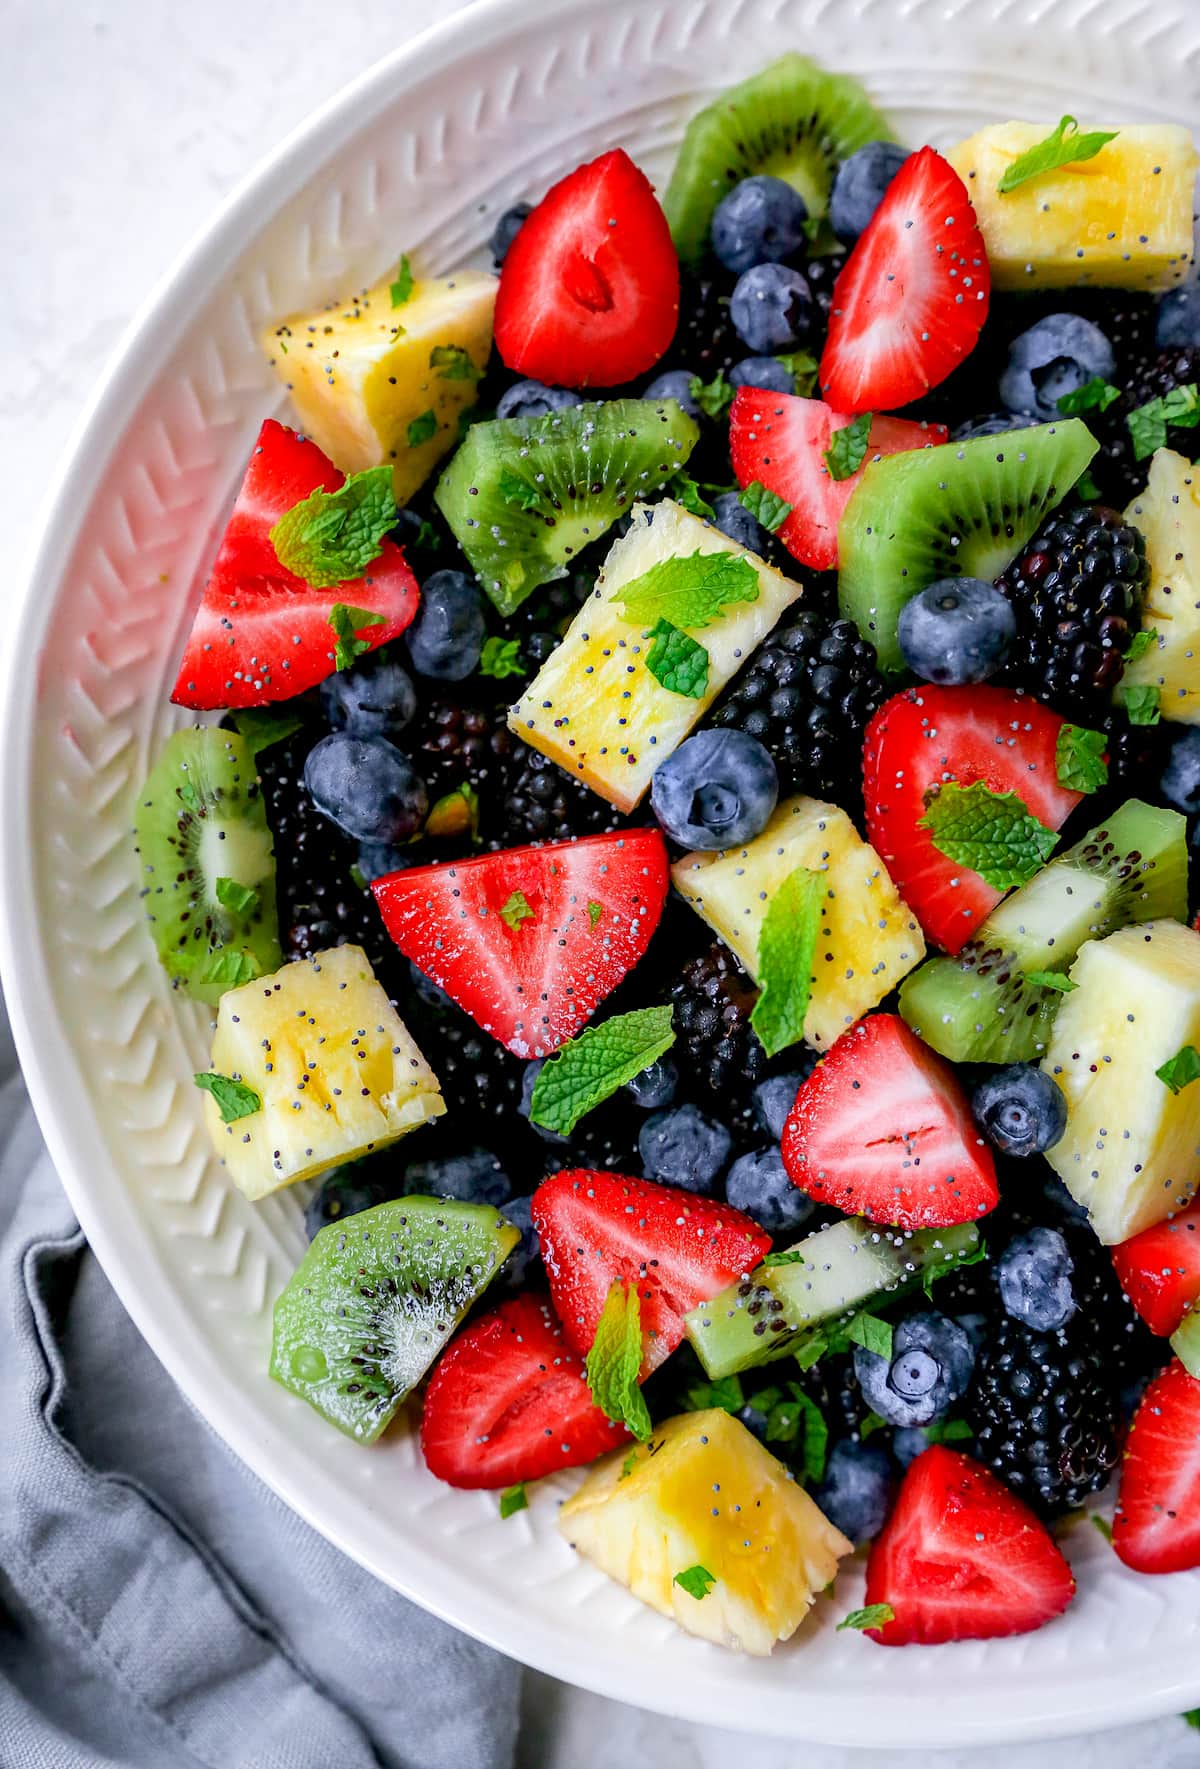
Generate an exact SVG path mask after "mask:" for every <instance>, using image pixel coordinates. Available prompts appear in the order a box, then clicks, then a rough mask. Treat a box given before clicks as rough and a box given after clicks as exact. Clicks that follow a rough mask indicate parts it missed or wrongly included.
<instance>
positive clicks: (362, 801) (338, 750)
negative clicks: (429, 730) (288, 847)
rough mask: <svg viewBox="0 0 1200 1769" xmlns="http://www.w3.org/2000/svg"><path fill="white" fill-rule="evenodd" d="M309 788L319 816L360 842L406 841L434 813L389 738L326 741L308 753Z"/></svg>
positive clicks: (336, 736)
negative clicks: (319, 813) (326, 818)
mask: <svg viewBox="0 0 1200 1769" xmlns="http://www.w3.org/2000/svg"><path fill="white" fill-rule="evenodd" d="M304 785H305V789H306V791H307V793H308V796H309V797H310V798H311V799H312V802H313V804H314V805H315V806H316V807H317V809H318V811H320V812H321V813H322V815H323V816H325V817H328V818H329V819H330V821H331V822H333V823H336V824H337V826H338V828H339V829H344V830H345V832H346V834H347V835H352V836H353V837H354V838H355V840H356V841H360V842H384V843H392V842H400V841H403V840H404V838H405V836H409V835H415V834H416V832H417V830H418V829H419V828H420V827H421V823H422V821H423V820H424V817H425V813H426V811H427V810H428V808H429V800H428V798H427V797H426V794H425V784H424V782H423V781H422V780H421V779H420V777H419V776H418V775H417V774H415V773H414V772H413V769H412V767H411V765H410V763H409V760H408V757H407V756H402V755H401V754H400V751H399V750H398V749H396V748H394V747H393V745H392V744H390V743H389V742H388V741H387V739H386V738H385V737H350V736H348V735H347V734H346V733H345V732H344V731H334V732H333V733H332V734H331V735H330V736H328V737H322V739H321V741H320V743H318V744H317V745H316V747H315V748H314V749H310V750H309V752H308V758H307V760H306V761H305V763H304Z"/></svg>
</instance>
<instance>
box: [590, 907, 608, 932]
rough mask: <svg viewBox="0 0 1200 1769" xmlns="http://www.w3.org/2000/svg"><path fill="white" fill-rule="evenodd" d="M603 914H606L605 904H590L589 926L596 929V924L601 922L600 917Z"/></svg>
mask: <svg viewBox="0 0 1200 1769" xmlns="http://www.w3.org/2000/svg"><path fill="white" fill-rule="evenodd" d="M603 914H604V905H603V903H589V904H588V924H589V926H591V927H595V925H596V923H597V922H598V921H599V919H600V917H601V916H602V915H603Z"/></svg>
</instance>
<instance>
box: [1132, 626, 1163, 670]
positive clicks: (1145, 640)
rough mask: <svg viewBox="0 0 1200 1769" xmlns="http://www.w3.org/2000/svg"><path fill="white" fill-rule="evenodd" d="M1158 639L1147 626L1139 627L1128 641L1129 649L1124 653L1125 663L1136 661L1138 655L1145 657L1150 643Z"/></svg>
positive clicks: (1152, 643)
mask: <svg viewBox="0 0 1200 1769" xmlns="http://www.w3.org/2000/svg"><path fill="white" fill-rule="evenodd" d="M1157 643H1158V640H1157V638H1156V636H1155V635H1154V634H1153V633H1152V632H1151V631H1150V629H1149V628H1148V627H1139V628H1138V630H1137V632H1136V633H1135V634H1134V635H1133V637H1132V639H1130V641H1129V650H1128V651H1127V652H1126V653H1125V662H1126V663H1136V662H1137V660H1138V658H1139V657H1145V655H1146V653H1147V651H1149V649H1150V647H1151V646H1152V645H1156V644H1157Z"/></svg>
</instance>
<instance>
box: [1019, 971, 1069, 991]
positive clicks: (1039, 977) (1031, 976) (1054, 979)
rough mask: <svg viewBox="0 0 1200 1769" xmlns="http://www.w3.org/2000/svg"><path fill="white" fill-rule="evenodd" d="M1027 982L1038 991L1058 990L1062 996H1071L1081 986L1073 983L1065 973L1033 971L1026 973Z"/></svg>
mask: <svg viewBox="0 0 1200 1769" xmlns="http://www.w3.org/2000/svg"><path fill="white" fill-rule="evenodd" d="M1025 981H1026V982H1027V983H1032V984H1033V985H1034V987H1035V988H1036V989H1057V990H1058V992H1059V994H1060V995H1069V994H1070V993H1071V991H1072V989H1078V987H1079V984H1078V983H1073V982H1072V981H1071V979H1070V977H1069V976H1068V975H1067V974H1066V972H1065V971H1061V970H1031V971H1026V972H1025Z"/></svg>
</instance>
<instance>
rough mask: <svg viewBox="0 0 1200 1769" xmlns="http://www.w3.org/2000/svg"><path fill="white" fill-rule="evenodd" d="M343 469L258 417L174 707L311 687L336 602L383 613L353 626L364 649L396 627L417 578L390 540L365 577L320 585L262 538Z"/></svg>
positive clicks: (286, 695) (338, 478)
mask: <svg viewBox="0 0 1200 1769" xmlns="http://www.w3.org/2000/svg"><path fill="white" fill-rule="evenodd" d="M344 478H345V475H344V474H342V473H339V472H338V470H337V468H336V467H335V466H334V465H333V462H332V461H330V460H328V459H327V458H326V456H325V455H323V454H322V453H321V451H320V449H319V448H318V447H317V445H316V443H315V442H308V441H306V440H305V438H304V437H302V436H299V435H297V433H296V432H295V431H294V430H288V429H286V428H285V427H284V425H282V424H277V423H276V422H275V420H274V419H273V418H268V419H267V421H266V423H265V424H264V425H263V427H262V429H261V430H260V431H259V433H258V441H257V443H256V444H255V446H254V452H253V454H252V455H251V456H250V464H249V466H248V467H247V468H246V476H245V478H244V479H243V480H242V486H241V490H240V491H239V492H238V495H237V502H236V503H235V504H234V506H233V514H232V516H231V517H230V518H229V524H228V526H227V528H226V530H225V535H224V538H223V539H222V541H221V546H220V549H219V551H218V553H217V557H216V560H215V562H214V564H213V568H212V572H211V574H210V576H209V579H208V582H207V583H206V584H205V586H204V594H203V596H202V597H201V600H200V606H199V608H198V609H197V611H196V618H195V620H194V622H193V623H192V630H191V633H190V634H189V635H188V642H187V646H186V648H185V650H184V654H183V662H182V663H181V664H180V666H179V677H178V680H177V681H176V683H175V688H174V691H173V693H172V695H171V699H172V700H173V701H174V702H175V704H176V706H192V707H197V708H200V707H218V706H233V707H236V706H265V705H267V703H268V702H270V701H272V700H290V699H291V698H292V696H293V695H295V694H303V693H304V691H305V690H306V689H308V688H314V687H315V686H316V684H317V683H318V682H323V681H324V680H325V677H326V676H329V675H332V674H333V669H334V661H335V659H334V650H335V646H336V644H337V640H336V637H335V635H334V632H333V628H332V627H331V626H330V624H329V615H330V610H331V609H332V608H333V606H334V604H335V603H336V602H342V603H344V604H345V605H346V606H347V607H350V608H365V609H369V610H370V612H371V613H372V614H380V615H382V616H383V623H382V625H380V626H364V627H363V628H361V630H360V632H359V637H360V638H362V639H365V640H366V642H367V644H368V645H369V646H370V648H371V649H372V650H374V649H375V647H376V646H378V645H386V644H387V642H388V641H389V640H390V639H394V638H396V637H397V636H398V635H399V634H400V633H402V632H403V631H404V629H405V627H406V626H407V625H408V623H409V622H410V621H411V619H412V617H413V615H414V614H415V613H416V612H417V602H418V592H417V582H416V579H415V578H414V577H413V574H412V572H411V571H410V570H409V569H408V566H407V565H406V564H405V562H404V554H403V553H402V552H401V551H400V548H399V547H398V546H396V544H395V542H394V541H390V540H385V541H384V543H383V547H382V549H381V551H380V554H379V557H378V559H376V560H375V561H374V563H373V564H372V566H371V568H370V570H369V571H368V572H367V574H366V575H365V576H364V577H358V578H354V579H353V580H351V581H347V582H346V583H341V584H334V585H332V586H331V587H330V588H327V589H314V588H313V587H312V585H311V584H307V583H305V581H304V579H303V578H301V577H297V576H296V575H295V573H294V572H291V571H288V570H287V569H286V568H285V567H284V566H282V565H281V564H280V563H279V560H278V558H277V557H276V553H275V549H274V547H273V546H272V545H271V539H270V532H271V529H272V528H273V527H274V526H275V524H276V523H277V522H278V521H279V518H280V517H281V516H282V515H284V513H285V512H286V511H288V510H290V509H291V508H292V507H293V505H295V504H298V503H300V502H301V501H302V500H303V499H304V498H306V497H308V496H309V494H310V493H311V492H314V491H316V490H317V489H318V488H320V489H322V490H324V491H336V490H337V488H338V486H339V485H341V484H342V483H343V481H344Z"/></svg>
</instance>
